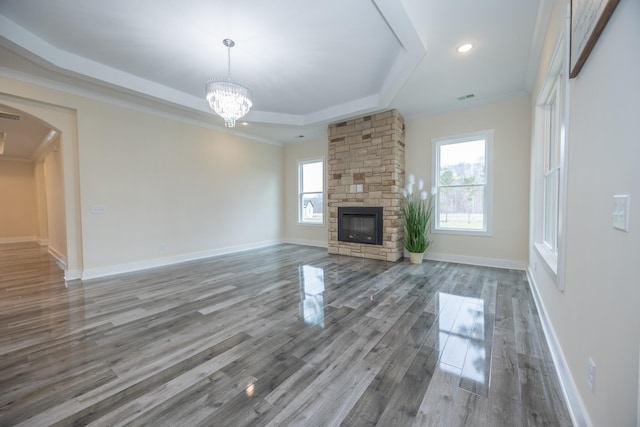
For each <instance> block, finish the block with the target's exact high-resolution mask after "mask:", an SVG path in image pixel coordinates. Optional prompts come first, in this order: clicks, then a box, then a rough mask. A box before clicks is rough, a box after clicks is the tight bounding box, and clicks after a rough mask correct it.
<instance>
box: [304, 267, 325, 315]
mask: <svg viewBox="0 0 640 427" xmlns="http://www.w3.org/2000/svg"><path fill="white" fill-rule="evenodd" d="M298 274H299V280H300V319H302V320H303V321H304V322H305V323H306V324H308V325H319V326H321V327H323V328H324V270H323V269H322V268H318V267H313V266H310V265H300V266H298Z"/></svg>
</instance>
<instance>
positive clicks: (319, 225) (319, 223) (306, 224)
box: [298, 221, 325, 227]
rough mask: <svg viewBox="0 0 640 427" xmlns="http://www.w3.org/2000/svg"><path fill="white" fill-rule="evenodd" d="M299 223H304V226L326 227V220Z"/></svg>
mask: <svg viewBox="0 0 640 427" xmlns="http://www.w3.org/2000/svg"><path fill="white" fill-rule="evenodd" d="M298 225H302V226H304V227H324V226H325V224H324V222H299V221H298Z"/></svg>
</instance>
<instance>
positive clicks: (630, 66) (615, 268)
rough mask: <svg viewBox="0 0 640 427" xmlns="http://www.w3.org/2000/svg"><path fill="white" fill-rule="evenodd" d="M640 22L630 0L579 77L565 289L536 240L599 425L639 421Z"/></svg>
mask: <svg viewBox="0 0 640 427" xmlns="http://www.w3.org/2000/svg"><path fill="white" fill-rule="evenodd" d="M555 3H556V4H555V8H554V15H553V17H552V20H551V23H550V28H549V31H548V33H547V38H546V42H545V49H544V52H543V58H542V60H541V62H540V67H539V69H538V79H537V81H538V88H539V86H540V82H541V81H542V80H543V78H544V73H545V72H546V66H547V64H548V61H549V58H550V56H551V50H552V48H553V45H554V44H555V41H556V40H557V34H558V33H559V31H561V30H562V29H563V26H564V20H563V17H564V12H565V7H566V2H565V1H556V2H555ZM639 23H640V2H638V1H637V0H621V1H620V3H619V5H618V7H617V9H616V11H615V12H614V14H613V16H612V17H611V20H610V21H609V23H608V25H607V27H606V28H605V29H604V31H603V33H602V34H601V36H600V39H599V40H598V42H597V44H596V46H595V48H594V49H593V51H592V52H591V55H590V56H589V58H588V59H587V62H586V63H585V65H584V67H583V69H582V71H581V72H580V74H579V75H578V77H577V78H575V79H572V80H570V87H569V90H570V95H569V103H570V113H569V139H568V144H569V145H568V188H567V191H568V199H567V229H566V263H565V290H564V292H561V291H559V290H558V289H557V288H556V286H555V278H554V277H553V275H552V274H551V273H550V272H549V271H548V270H546V269H545V268H541V267H540V266H541V265H543V261H542V259H540V258H539V257H538V255H537V253H536V251H535V250H534V249H533V246H532V245H533V243H534V242H531V244H530V247H531V249H530V253H531V261H530V270H531V271H530V273H531V274H532V276H533V278H534V282H535V286H536V289H537V291H538V293H539V294H540V297H541V300H542V303H543V306H544V312H543V315H544V314H546V317H547V319H548V320H549V322H550V324H551V327H552V330H553V333H554V336H553V337H552V338H553V339H552V341H556V342H557V343H558V344H559V347H560V352H561V358H562V362H563V364H566V367H567V368H568V370H569V376H570V378H569V382H568V386H569V391H570V392H571V391H575V392H577V400H578V408H577V409H583V410H584V411H585V412H586V423H587V424H591V425H595V426H635V425H636V422H637V420H636V418H637V402H638V345H639V343H640V310H639V309H638V301H640V279H639V276H638V273H637V266H636V264H637V262H638V260H639V259H640V234H639V233H638V227H639V224H640V223H639V222H638V219H639V217H638V213H639V212H640V168H639V167H638V154H640V148H639V145H638V140H639V137H638V135H640V120H638V119H639V117H640V109H639V108H638V103H637V97H638V95H640V80H639V75H640V74H639V71H640V50H639V49H636V48H629V47H628V46H629V44H630V43H631V44H633V43H636V42H638V41H640V25H639ZM538 90H539V89H538ZM536 97H537V92H535V93H534V94H533V95H532V98H533V99H536ZM614 194H631V204H632V206H631V228H630V231H629V232H628V233H625V232H622V231H617V230H614V229H613V227H612V224H611V221H612V217H611V212H612V208H613V195H614ZM535 212H536V207H535V206H532V215H534V214H535ZM536 266H537V268H536ZM589 357H591V358H593V360H594V362H595V364H596V380H595V388H594V391H591V390H590V389H589V388H588V385H587V366H588V365H587V364H588V359H589Z"/></svg>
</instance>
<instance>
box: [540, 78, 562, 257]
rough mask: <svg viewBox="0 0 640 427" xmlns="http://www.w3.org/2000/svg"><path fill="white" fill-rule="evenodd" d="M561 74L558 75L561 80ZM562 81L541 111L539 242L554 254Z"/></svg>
mask: <svg viewBox="0 0 640 427" xmlns="http://www.w3.org/2000/svg"><path fill="white" fill-rule="evenodd" d="M560 78H561V76H558V80H560ZM560 86H561V82H560V81H556V82H555V83H554V84H553V87H552V89H551V91H550V94H549V97H548V98H547V103H546V104H545V105H544V106H543V111H544V122H545V132H544V170H543V176H544V190H543V191H544V201H543V204H544V215H543V220H542V221H543V227H542V230H543V233H542V241H543V242H544V244H545V246H546V247H547V249H549V251H551V253H552V254H553V255H556V256H557V254H558V211H559V196H560V138H561V135H562V130H561V117H560V111H561V102H560V101H561V99H560V94H561V92H560V90H559V88H560Z"/></svg>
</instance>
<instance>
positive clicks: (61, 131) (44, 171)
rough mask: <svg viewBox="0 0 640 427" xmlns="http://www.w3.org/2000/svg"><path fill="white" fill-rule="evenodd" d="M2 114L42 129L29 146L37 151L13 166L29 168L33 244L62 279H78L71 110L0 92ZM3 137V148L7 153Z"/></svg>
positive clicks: (75, 154)
mask: <svg viewBox="0 0 640 427" xmlns="http://www.w3.org/2000/svg"><path fill="white" fill-rule="evenodd" d="M5 110H9V113H13V114H18V115H21V116H23V117H29V118H30V119H32V120H33V121H32V122H31V124H32V125H34V126H35V124H40V125H41V126H44V128H45V129H47V131H46V134H45V135H44V136H43V137H42V138H40V137H36V138H35V139H36V140H35V142H33V141H32V143H35V145H36V146H37V147H36V148H35V149H32V151H31V154H30V156H29V158H28V159H24V158H23V159H22V160H14V162H13V163H18V162H20V161H21V162H23V163H26V164H28V162H32V163H33V167H32V168H33V182H34V187H36V190H35V191H36V194H35V199H36V202H35V204H36V208H35V209H36V218H37V219H36V221H37V226H36V229H37V233H36V235H37V240H39V241H40V243H41V244H45V243H46V244H47V245H48V247H49V252H50V253H52V255H54V256H55V257H56V258H57V259H59V261H61V262H60V264H61V265H62V266H63V267H64V270H65V280H73V279H79V278H80V277H81V274H82V240H81V222H80V193H79V170H78V148H77V147H78V144H77V124H76V123H77V120H76V111H75V110H73V109H70V108H66V107H63V106H58V105H52V104H48V103H44V102H41V101H37V100H33V99H26V98H21V97H16V96H12V95H8V94H6V93H0V111H5ZM8 120H11V119H8ZM0 131H2V129H0ZM9 138H10V136H8V137H7V140H6V141H5V147H4V148H5V151H6V152H8V153H11V150H10V145H9V142H10V139H9ZM38 139H39V140H38ZM7 141H9V142H7ZM11 157H17V155H16V154H14V155H12V156H11ZM7 158H9V157H7ZM3 161H5V162H6V159H5V160H3ZM0 237H1V236H0ZM0 241H1V240H0Z"/></svg>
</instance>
